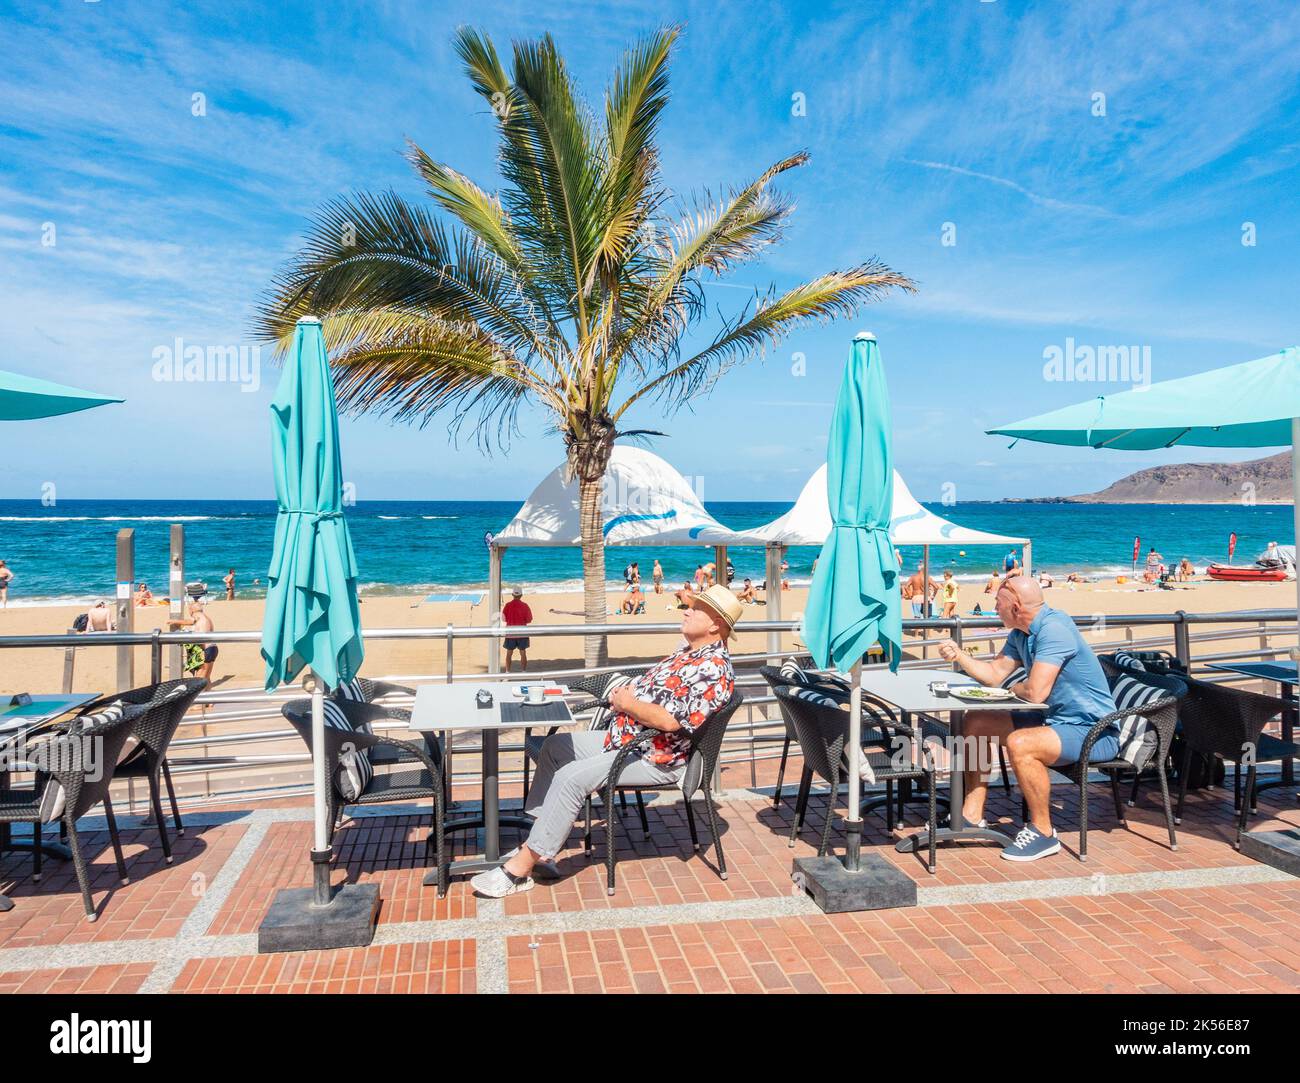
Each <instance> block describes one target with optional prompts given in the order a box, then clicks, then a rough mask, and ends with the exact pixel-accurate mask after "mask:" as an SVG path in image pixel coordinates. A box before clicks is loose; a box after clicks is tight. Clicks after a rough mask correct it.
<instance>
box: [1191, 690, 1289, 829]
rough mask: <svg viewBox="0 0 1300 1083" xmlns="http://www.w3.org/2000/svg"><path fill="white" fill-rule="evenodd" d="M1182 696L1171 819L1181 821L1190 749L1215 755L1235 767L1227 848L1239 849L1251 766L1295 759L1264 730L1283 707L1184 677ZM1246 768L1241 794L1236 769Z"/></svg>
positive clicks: (1252, 801)
mask: <svg viewBox="0 0 1300 1083" xmlns="http://www.w3.org/2000/svg"><path fill="white" fill-rule="evenodd" d="M1187 687H1188V696H1187V700H1186V703H1185V706H1184V709H1183V712H1182V723H1183V762H1182V763H1181V764H1180V765H1179V774H1180V775H1181V776H1182V777H1181V779H1180V781H1179V786H1178V811H1177V812H1176V813H1175V814H1174V821H1175V822H1176V823H1181V822H1182V818H1183V802H1184V800H1185V799H1186V797H1187V776H1188V765H1189V762H1190V760H1191V755H1192V752H1193V750H1195V751H1197V752H1203V753H1208V754H1210V755H1213V756H1219V757H1221V758H1222V759H1224V760H1226V761H1227V762H1229V763H1231V764H1234V765H1235V768H1236V769H1235V771H1234V773H1233V805H1232V807H1233V808H1234V809H1235V810H1237V812H1238V813H1239V816H1238V817H1237V838H1236V840H1235V841H1234V842H1233V846H1234V847H1235V848H1237V849H1240V848H1241V835H1242V832H1243V831H1245V830H1246V820H1247V817H1248V816H1249V815H1250V814H1251V813H1252V812H1257V811H1258V808H1257V804H1256V800H1257V798H1256V792H1255V767H1256V764H1260V763H1275V762H1277V761H1279V760H1283V759H1285V758H1286V757H1288V756H1296V755H1300V746H1298V745H1296V744H1295V743H1294V742H1288V741H1282V740H1279V739H1278V738H1276V737H1274V736H1272V735H1271V734H1267V733H1265V732H1264V727H1265V726H1267V725H1268V724H1269V723H1270V722H1272V721H1273V720H1274V719H1275V718H1277V717H1278V716H1279V715H1280V714H1281V713H1282V712H1283V711H1285V710H1287V709H1288V704H1287V702H1286V701H1285V700H1283V699H1279V698H1277V697H1276V696H1265V695H1261V694H1260V693H1258V692H1247V691H1246V690H1245V689H1242V688H1229V687H1227V686H1225V685H1218V684H1210V683H1209V682H1207V681H1201V680H1197V679H1196V678H1195V677H1189V678H1187ZM1243 763H1244V764H1246V765H1247V769H1246V792H1245V795H1244V797H1243V794H1242V787H1241V765H1242V764H1243Z"/></svg>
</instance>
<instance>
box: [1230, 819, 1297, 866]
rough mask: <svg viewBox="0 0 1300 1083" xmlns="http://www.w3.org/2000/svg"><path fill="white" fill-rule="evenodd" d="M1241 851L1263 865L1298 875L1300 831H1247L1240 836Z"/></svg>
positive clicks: (1292, 829) (1293, 829) (1291, 829)
mask: <svg viewBox="0 0 1300 1083" xmlns="http://www.w3.org/2000/svg"><path fill="white" fill-rule="evenodd" d="M1241 852H1242V854H1243V855H1245V856H1246V857H1249V858H1254V860H1256V861H1262V862H1263V863H1264V864H1265V865H1272V866H1273V868H1275V869H1281V870H1282V871H1283V872H1287V873H1290V874H1291V875H1292V876H1300V831H1297V830H1296V829H1295V828H1290V829H1289V830H1285V831H1247V832H1245V833H1244V834H1243V835H1242V836H1241Z"/></svg>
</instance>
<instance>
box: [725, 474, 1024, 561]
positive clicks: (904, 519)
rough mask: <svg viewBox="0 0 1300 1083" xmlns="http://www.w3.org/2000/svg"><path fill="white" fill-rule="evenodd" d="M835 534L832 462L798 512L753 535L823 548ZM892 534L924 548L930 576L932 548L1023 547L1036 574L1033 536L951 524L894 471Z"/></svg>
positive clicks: (814, 478) (810, 481)
mask: <svg viewBox="0 0 1300 1083" xmlns="http://www.w3.org/2000/svg"><path fill="white" fill-rule="evenodd" d="M830 531H831V511H830V505H829V504H828V503H827V498H826V464H825V463H823V464H822V465H821V466H819V467H818V468H817V471H816V473H814V474H813V476H812V477H811V478H809V479H808V483H807V484H806V485H805V486H804V487H803V492H801V493H800V494H799V499H798V500H796V501H795V505H794V507H793V508H791V509H790V510H789V511H788V512H786V513H785V514H784V515H782V516H781V517H780V518H779V519H773V520H772V522H770V523H768V524H767V525H766V526H761V527H757V528H756V529H754V530H752V531H750V532H749V533H750V535H751V536H753V537H757V538H761V539H762V540H763V542H764V543H765V544H767V545H771V546H787V545H821V544H822V542H824V541H825V540H826V535H827V534H829V533H830ZM889 536H890V538H891V539H893V542H894V544H895V545H919V546H921V547H922V549H923V552H924V554H925V557H924V565H925V574H926V577H927V578H928V577H929V572H930V546H932V545H1008V546H1010V545H1019V546H1022V547H1023V549H1024V558H1023V559H1022V561H1021V564H1022V565H1023V566H1024V571H1025V574H1026V575H1028V574H1030V569H1031V568H1032V567H1033V563H1032V558H1033V542H1032V541H1031V540H1030V539H1029V538H1014V537H1010V536H1008V535H1005V534H990V533H988V532H986V531H983V530H972V529H971V528H970V527H965V526H959V525H958V524H956V523H952V522H949V521H948V520H947V519H945V518H944V517H943V516H942V515H936V514H935V513H934V512H932V511H930V510H929V509H928V508H925V507H922V506H921V504H920V502H919V501H918V500H917V499H916V497H914V496H913V495H912V492H911V490H910V489H908V487H907V483H906V482H905V481H903V479H902V477H901V476H900V475H899V473H898V471H897V470H895V471H894V507H893V512H892V514H891V515H890V518H889ZM750 544H752V543H750ZM778 559H779V558H778Z"/></svg>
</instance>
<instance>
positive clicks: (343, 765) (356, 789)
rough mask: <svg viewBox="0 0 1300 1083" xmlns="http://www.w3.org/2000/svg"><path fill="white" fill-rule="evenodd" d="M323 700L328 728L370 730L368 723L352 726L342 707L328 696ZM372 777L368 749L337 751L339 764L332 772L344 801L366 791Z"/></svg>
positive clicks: (352, 748) (348, 730) (352, 731)
mask: <svg viewBox="0 0 1300 1083" xmlns="http://www.w3.org/2000/svg"><path fill="white" fill-rule="evenodd" d="M324 702H325V725H326V726H328V727H329V728H330V729H335V730H346V731H347V732H349V733H356V732H358V731H360V732H362V733H369V732H370V726H369V724H368V723H363V724H361V725H360V726H354V725H353V724H352V720H351V719H350V718H348V716H347V714H346V713H344V710H343V708H342V707H340V706H339V705H338V704H337V703H335V702H334V701H333V700H332V699H330V698H329V697H328V696H326V697H325V701H324ZM374 777H375V769H374V767H373V766H372V765H371V763H370V750H369V749H368V748H355V747H348V746H345V747H344V749H343V751H342V752H341V753H339V765H338V768H337V769H336V770H335V772H334V788H335V789H336V790H338V793H339V796H340V797H341V798H343V800H344V801H355V800H356V799H357V798H358V797H360V796H361V795H362V794H363V793H365V792H366V787H367V786H369V785H370V780H371V779H373V778H374Z"/></svg>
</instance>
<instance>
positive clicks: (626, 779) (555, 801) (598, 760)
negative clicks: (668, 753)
mask: <svg viewBox="0 0 1300 1083" xmlns="http://www.w3.org/2000/svg"><path fill="white" fill-rule="evenodd" d="M617 754H618V751H617V749H614V750H611V751H609V752H606V751H605V731H604V730H587V731H585V732H579V733H553V734H551V736H550V737H548V738H546V740H545V741H544V742H543V744H542V750H541V753H540V754H539V755H538V757H537V773H536V775H534V776H533V784H532V786H531V787H530V788H529V790H528V800H527V801H526V802H524V811H525V812H526V813H528V814H529V815H530V816H532V817H534V818H535V822H534V823H533V828H532V830H531V831H530V832H529V833H528V848H529V849H530V850H532V851H533V853H535V854H537V855H538V856H539V857H541V858H543V859H544V860H548V861H549V860H550V859H551V858H553V857H555V855H556V854H558V853H559V852H560V851H561V850H562V849H563V848H564V843H565V840H566V839H567V838H568V837H569V832H570V831H572V830H573V821H574V820H576V819H577V817H578V811H579V810H580V809H581V808H582V805H583V802H584V801H586V799H587V795H588V794H590V793H593V792H594V791H596V790H598V789H600V785H601V783H602V782H604V781H605V779H607V778H608V777H609V770H610V768H611V767H613V766H614V757H615V756H616V755H617ZM682 771H683V768H681V767H673V768H669V769H668V770H665V769H663V768H661V767H656V766H655V765H654V764H653V763H647V762H646V761H645V760H643V759H640V758H639V757H638V758H636V759H632V760H630V761H628V763H627V766H626V767H624V768H623V774H622V775H621V776H620V778H619V781H620V783H625V784H628V785H636V784H637V783H642V784H643V785H646V786H660V785H663V784H664V783H666V782H676V781H677V780H678V779H679V778H681V776H682Z"/></svg>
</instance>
